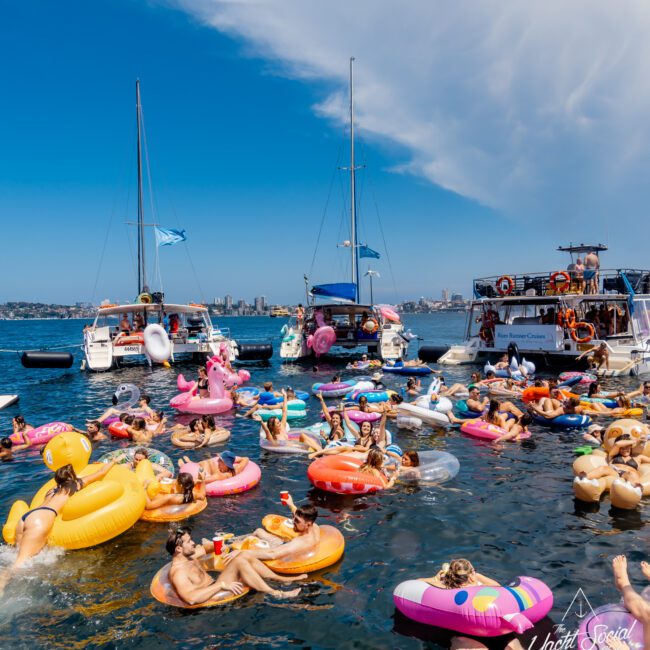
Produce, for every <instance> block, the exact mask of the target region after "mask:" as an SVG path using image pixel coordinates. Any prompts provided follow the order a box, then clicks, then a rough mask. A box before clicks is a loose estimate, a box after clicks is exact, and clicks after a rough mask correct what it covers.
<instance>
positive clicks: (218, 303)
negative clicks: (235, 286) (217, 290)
mask: <svg viewBox="0 0 650 650" xmlns="http://www.w3.org/2000/svg"><path fill="white" fill-rule="evenodd" d="M213 304H214V306H215V307H222V306H223V298H215V299H214V303H213Z"/></svg>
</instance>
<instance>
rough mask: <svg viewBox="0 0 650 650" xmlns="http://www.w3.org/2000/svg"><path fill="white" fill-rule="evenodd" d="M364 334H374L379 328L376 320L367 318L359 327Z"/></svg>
mask: <svg viewBox="0 0 650 650" xmlns="http://www.w3.org/2000/svg"><path fill="white" fill-rule="evenodd" d="M361 329H362V330H363V331H364V332H365V333H366V334H374V333H375V332H376V331H377V330H378V329H379V324H378V323H377V321H376V320H373V319H372V318H369V319H368V320H367V321H366V322H365V323H364V324H363V325H362V327H361Z"/></svg>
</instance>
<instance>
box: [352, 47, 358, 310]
mask: <svg viewBox="0 0 650 650" xmlns="http://www.w3.org/2000/svg"><path fill="white" fill-rule="evenodd" d="M353 66H354V57H353V56H352V57H350V201H351V210H350V213H351V219H352V223H351V226H350V247H351V248H352V282H353V283H354V286H355V287H356V289H355V297H356V302H359V294H360V290H359V257H358V256H359V250H358V246H357V195H356V179H355V167H354V67H353Z"/></svg>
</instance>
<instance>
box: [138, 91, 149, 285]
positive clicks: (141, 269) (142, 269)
mask: <svg viewBox="0 0 650 650" xmlns="http://www.w3.org/2000/svg"><path fill="white" fill-rule="evenodd" d="M135 109H136V111H135V112H136V120H137V126H138V295H140V294H141V293H143V292H144V291H145V290H147V272H146V266H145V256H144V208H143V199H142V139H141V135H140V125H141V122H142V107H141V105H140V80H139V79H136V82H135Z"/></svg>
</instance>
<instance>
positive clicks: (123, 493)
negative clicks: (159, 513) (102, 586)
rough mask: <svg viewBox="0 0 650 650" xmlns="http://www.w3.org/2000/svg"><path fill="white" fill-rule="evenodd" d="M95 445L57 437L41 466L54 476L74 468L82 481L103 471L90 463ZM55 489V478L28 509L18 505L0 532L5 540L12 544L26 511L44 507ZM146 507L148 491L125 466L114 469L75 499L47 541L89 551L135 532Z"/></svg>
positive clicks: (76, 437) (80, 439) (70, 433)
mask: <svg viewBox="0 0 650 650" xmlns="http://www.w3.org/2000/svg"><path fill="white" fill-rule="evenodd" d="M91 451H92V446H91V444H90V441H89V440H88V438H86V436H84V435H82V434H80V433H76V432H75V431H67V432H64V433H60V434H58V435H57V436H55V437H54V438H53V439H52V440H50V442H49V443H48V444H47V446H46V447H45V449H44V450H43V462H44V463H45V465H47V467H48V468H49V469H51V470H52V471H53V472H54V471H56V470H57V469H59V468H60V467H63V466H64V465H67V464H68V463H70V464H72V466H73V467H74V470H75V472H76V473H77V476H78V477H80V478H83V477H84V476H88V475H89V474H93V473H95V472H96V471H97V470H99V469H100V467H101V465H100V464H99V463H93V464H91V465H89V464H88V460H89V459H90V454H91ZM55 486H56V484H55V482H54V479H51V480H50V481H48V482H47V483H45V485H43V486H42V487H41V488H40V490H38V492H37V493H36V494H35V495H34V498H33V499H32V501H31V503H30V505H29V506H28V505H27V503H25V502H24V501H16V502H14V504H13V505H12V506H11V510H10V511H9V516H8V518H7V522H6V523H5V525H4V527H3V529H2V535H3V537H4V540H5V541H6V542H7V543H8V544H14V543H15V539H16V526H17V524H18V521H19V520H20V518H21V517H22V516H23V515H24V514H25V513H26V512H27V511H28V510H31V509H33V508H36V507H38V506H40V505H42V504H43V501H44V500H45V495H46V494H47V493H48V492H49V491H50V490H51V489H52V488H54V487H55ZM144 507H145V494H144V489H143V487H142V485H141V483H140V481H139V480H138V478H137V476H136V475H135V474H134V473H133V472H131V471H130V470H129V469H127V468H126V467H124V466H123V465H115V466H114V467H112V468H111V470H110V471H109V472H108V474H106V476H104V478H102V479H101V480H100V481H96V482H95V483H91V484H90V485H88V486H87V487H85V488H83V489H82V490H79V491H78V492H76V493H75V494H73V495H72V496H71V497H70V498H69V499H68V502H67V503H66V504H65V506H64V507H63V509H62V510H61V512H60V513H59V514H58V516H57V517H56V519H55V520H54V525H53V526H52V530H51V531H50V534H49V536H48V538H47V543H48V545H50V546H61V547H63V548H66V549H80V548H88V547H90V546H97V545H98V544H103V543H104V542H107V541H108V540H110V539H113V538H114V537H117V536H118V535H121V534H122V533H123V532H125V531H126V530H128V529H129V528H131V526H133V524H135V522H136V521H138V519H139V518H140V516H141V515H142V513H143V511H144Z"/></svg>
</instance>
